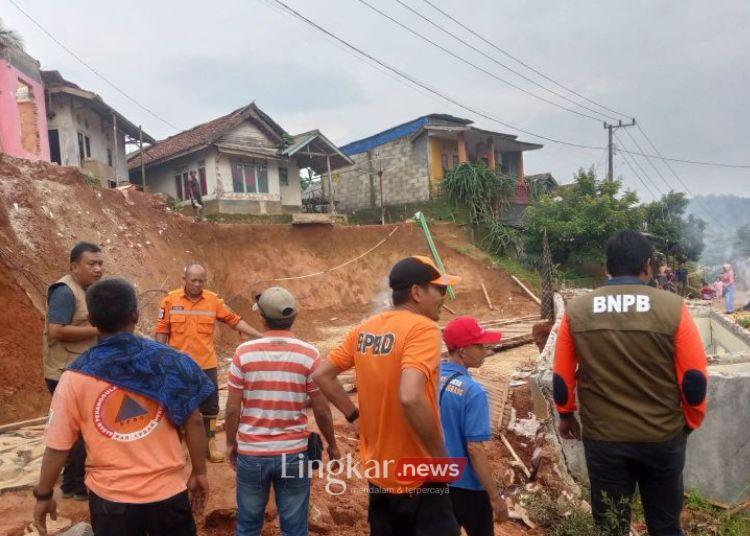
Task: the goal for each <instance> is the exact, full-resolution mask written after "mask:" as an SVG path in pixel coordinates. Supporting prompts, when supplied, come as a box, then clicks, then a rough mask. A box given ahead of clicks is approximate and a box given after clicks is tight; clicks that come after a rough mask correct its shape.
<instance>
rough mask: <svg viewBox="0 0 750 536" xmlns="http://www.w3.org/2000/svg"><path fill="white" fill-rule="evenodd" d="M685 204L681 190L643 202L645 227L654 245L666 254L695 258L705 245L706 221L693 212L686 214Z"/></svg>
mask: <svg viewBox="0 0 750 536" xmlns="http://www.w3.org/2000/svg"><path fill="white" fill-rule="evenodd" d="M688 204H689V200H688V199H687V197H685V194H684V193H682V192H674V191H670V192H669V193H668V194H666V195H664V196H662V198H661V199H659V200H657V201H654V202H652V203H648V204H647V205H645V206H644V208H645V210H646V231H647V232H648V233H650V234H651V235H652V241H653V243H654V247H656V249H657V250H659V252H661V253H663V254H665V255H666V256H667V257H671V258H680V259H684V260H698V258H699V257H700V256H701V253H702V252H703V248H704V247H705V244H704V242H703V232H704V230H705V228H706V222H704V221H703V220H702V219H700V218H697V217H695V216H694V215H692V214H690V215H689V216H688V217H687V218H685V217H684V214H685V210H686V209H687V206H688Z"/></svg>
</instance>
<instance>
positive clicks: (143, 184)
mask: <svg viewBox="0 0 750 536" xmlns="http://www.w3.org/2000/svg"><path fill="white" fill-rule="evenodd" d="M138 152H139V153H140V157H141V188H143V191H144V193H145V191H146V165H145V163H144V161H143V129H142V128H141V125H138Z"/></svg>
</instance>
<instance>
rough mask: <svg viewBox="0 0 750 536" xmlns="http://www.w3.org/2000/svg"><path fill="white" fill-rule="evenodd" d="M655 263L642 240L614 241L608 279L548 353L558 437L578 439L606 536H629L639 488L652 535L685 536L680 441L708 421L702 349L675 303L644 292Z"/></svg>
mask: <svg viewBox="0 0 750 536" xmlns="http://www.w3.org/2000/svg"><path fill="white" fill-rule="evenodd" d="M652 255H653V248H652V246H651V244H650V242H649V241H648V239H647V238H646V237H645V236H643V235H642V234H640V233H637V232H635V231H622V232H619V233H617V234H615V235H614V236H612V237H611V238H610V239H609V241H608V242H607V272H608V273H609V275H610V276H611V278H612V279H610V280H609V282H608V283H607V284H606V285H604V286H602V287H600V288H598V289H597V290H595V291H594V292H592V293H590V294H587V295H585V296H580V297H578V298H576V299H574V300H572V301H571V302H570V303H569V304H568V306H567V309H566V312H565V316H564V317H563V320H562V324H561V326H560V333H559V335H558V339H557V347H556V351H555V364H554V376H553V392H554V400H555V406H556V408H557V411H558V412H559V414H560V424H559V427H558V428H559V432H560V436H561V437H563V438H566V439H580V438H581V436H582V437H583V446H584V450H585V454H586V465H587V467H588V472H589V480H590V481H591V504H592V509H593V514H594V520H595V521H596V523H597V525H598V526H599V527H600V528H602V529H603V530H604V531H605V532H606V533H607V534H614V535H620V534H622V535H627V534H628V532H629V530H630V500H631V498H632V496H633V493H634V492H635V487H636V484H637V485H638V490H639V492H640V495H641V501H642V502H643V509H644V513H645V516H646V524H647V525H648V530H649V534H650V535H651V536H673V535H682V534H683V533H682V528H681V527H680V511H681V510H682V499H683V485H682V471H683V468H684V466H685V447H686V442H687V436H688V434H690V433H691V432H692V431H693V430H695V429H697V428H699V427H700V425H701V423H702V422H703V417H704V416H705V414H706V386H707V380H706V376H707V371H706V364H707V363H706V354H705V352H704V350H703V342H702V341H701V337H700V334H699V332H698V329H697V328H696V326H695V322H693V319H692V318H691V316H690V313H689V311H688V309H687V307H686V306H685V304H684V303H683V300H682V298H681V297H680V296H678V295H676V294H673V293H670V292H665V291H663V290H658V289H654V288H651V287H649V286H647V284H646V283H647V282H648V281H649V280H650V279H651V276H652V272H651V257H652ZM576 389H577V394H578V400H579V401H580V416H581V422H582V424H583V431H581V427H580V426H579V424H578V421H577V420H576V417H575V415H574V412H575V411H576V409H578V406H577V404H576ZM613 513H614V515H613Z"/></svg>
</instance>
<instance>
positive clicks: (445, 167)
mask: <svg viewBox="0 0 750 536" xmlns="http://www.w3.org/2000/svg"><path fill="white" fill-rule="evenodd" d="M440 163H441V164H442V166H443V173H446V172H447V171H448V170H449V169H450V165H449V164H448V155H447V154H445V153H443V154H441V155H440Z"/></svg>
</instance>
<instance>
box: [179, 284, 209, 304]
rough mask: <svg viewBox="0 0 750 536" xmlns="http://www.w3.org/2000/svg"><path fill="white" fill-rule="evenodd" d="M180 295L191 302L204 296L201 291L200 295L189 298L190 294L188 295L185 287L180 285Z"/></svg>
mask: <svg viewBox="0 0 750 536" xmlns="http://www.w3.org/2000/svg"><path fill="white" fill-rule="evenodd" d="M180 296H182V297H183V298H185V299H186V300H187V301H189V302H193V303H198V302H199V301H201V300H202V299H203V298H205V296H204V295H203V291H201V295H200V296H198V297H197V298H195V299H193V298H191V297H190V296H188V293H187V292H185V287H182V294H180Z"/></svg>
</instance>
